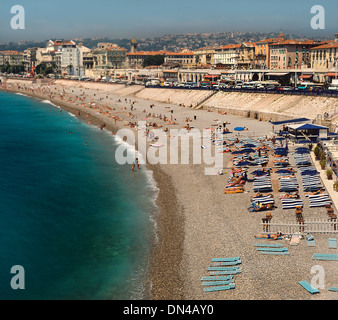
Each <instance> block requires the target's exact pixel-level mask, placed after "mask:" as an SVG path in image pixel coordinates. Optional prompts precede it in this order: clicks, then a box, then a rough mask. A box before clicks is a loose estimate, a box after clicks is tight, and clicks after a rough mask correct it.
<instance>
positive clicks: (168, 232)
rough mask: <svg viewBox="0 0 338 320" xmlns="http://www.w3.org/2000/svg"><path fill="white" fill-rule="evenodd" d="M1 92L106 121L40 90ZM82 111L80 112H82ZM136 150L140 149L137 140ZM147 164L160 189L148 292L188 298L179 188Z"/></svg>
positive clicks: (157, 167) (113, 128)
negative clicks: (182, 266)
mask: <svg viewBox="0 0 338 320" xmlns="http://www.w3.org/2000/svg"><path fill="white" fill-rule="evenodd" d="M0 91H3V92H8V93H13V94H17V93H19V94H23V95H25V96H27V97H30V98H35V99H39V100H41V101H44V100H48V101H50V102H51V103H53V104H54V105H55V106H57V107H60V108H61V109H63V110H65V111H67V112H70V113H71V114H73V115H74V116H76V117H77V118H78V119H80V120H82V121H85V120H88V119H90V120H91V121H92V125H94V126H97V127H99V126H100V125H101V123H102V119H100V117H98V116H95V115H93V114H90V118H86V116H85V114H84V111H86V112H87V113H89V112H88V110H83V108H81V107H80V106H77V105H75V104H71V103H68V102H65V101H60V100H59V99H53V98H52V99H51V98H50V97H48V96H44V95H41V94H37V93H35V94H30V93H27V92H24V91H13V90H9V89H3V88H1V87H0ZM79 110H80V115H79V114H78V111H79ZM81 111H83V112H81ZM122 128H123V126H118V125H114V124H113V123H107V125H106V127H105V128H104V129H105V130H107V131H109V132H112V131H114V132H116V131H118V130H119V129H122ZM135 150H136V151H137V142H136V146H135ZM146 167H147V169H149V170H150V171H152V175H153V179H154V180H155V183H156V186H157V188H158V194H157V197H156V203H155V204H156V206H157V208H158V212H157V213H156V217H155V221H156V234H157V238H158V241H157V242H158V243H155V240H153V243H152V244H151V258H150V262H149V266H150V268H149V269H150V270H147V274H150V279H146V281H145V283H146V284H147V286H148V288H147V290H146V292H149V298H150V299H151V300H184V299H185V298H184V293H183V292H182V286H181V284H182V282H183V280H182V275H181V272H180V269H181V263H182V260H183V241H184V228H183V227H182V219H183V215H182V213H181V212H180V208H179V204H178V202H177V197H176V190H175V188H174V186H173V183H172V180H171V177H170V176H169V175H168V174H166V173H165V172H164V171H163V170H162V169H161V167H160V165H151V164H149V163H147V164H146ZM169 199H170V200H169ZM171 237H174V238H175V239H176V241H175V242H174V244H173V242H171V241H168V239H170V238H171ZM166 264H169V265H171V266H172V267H173V269H170V270H172V272H168V270H165V269H164V268H162V267H161V265H166ZM173 279H177V281H173ZM164 283H165V285H164Z"/></svg>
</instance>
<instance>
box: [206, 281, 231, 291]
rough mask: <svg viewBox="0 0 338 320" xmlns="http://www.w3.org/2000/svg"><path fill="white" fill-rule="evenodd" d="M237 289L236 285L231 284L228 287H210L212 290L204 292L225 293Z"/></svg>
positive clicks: (207, 289) (208, 289)
mask: <svg viewBox="0 0 338 320" xmlns="http://www.w3.org/2000/svg"><path fill="white" fill-rule="evenodd" d="M230 289H235V284H234V283H231V284H229V285H228V286H217V287H210V288H203V291H204V292H214V291H223V290H230Z"/></svg>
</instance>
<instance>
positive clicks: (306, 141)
mask: <svg viewBox="0 0 338 320" xmlns="http://www.w3.org/2000/svg"><path fill="white" fill-rule="evenodd" d="M297 143H312V141H311V140H298V141H297Z"/></svg>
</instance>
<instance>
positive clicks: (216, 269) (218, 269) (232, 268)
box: [208, 266, 239, 271]
mask: <svg viewBox="0 0 338 320" xmlns="http://www.w3.org/2000/svg"><path fill="white" fill-rule="evenodd" d="M238 269H239V267H237V266H235V267H209V268H208V271H232V270H238Z"/></svg>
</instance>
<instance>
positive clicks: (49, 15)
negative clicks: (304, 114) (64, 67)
mask: <svg viewBox="0 0 338 320" xmlns="http://www.w3.org/2000/svg"><path fill="white" fill-rule="evenodd" d="M13 5H22V6H23V7H24V8H25V13H26V14H25V16H26V24H25V30H12V29H11V27H10V21H11V18H12V17H13V15H12V14H11V13H10V10H11V7H12V6H13ZM314 5H322V6H323V7H324V8H325V13H326V14H325V30H313V29H312V28H311V26H310V21H311V18H312V17H313V15H312V14H311V13H310V10H311V7H312V6H314ZM337 17H338V0H117V1H116V0H53V1H51V0H0V42H9V41H19V40H46V39H48V38H77V37H105V36H107V37H109V38H122V37H126V38H131V37H133V36H135V37H136V38H143V37H153V36H161V35H165V34H182V33H193V32H228V31H247V32H249V31H258V32H260V31H261V32H266V31H271V32H279V31H280V30H281V29H282V30H283V31H284V32H285V33H288V32H292V33H300V34H305V35H315V36H316V35H318V36H329V37H330V38H333V35H334V34H335V33H337V32H338V19H337Z"/></svg>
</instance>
